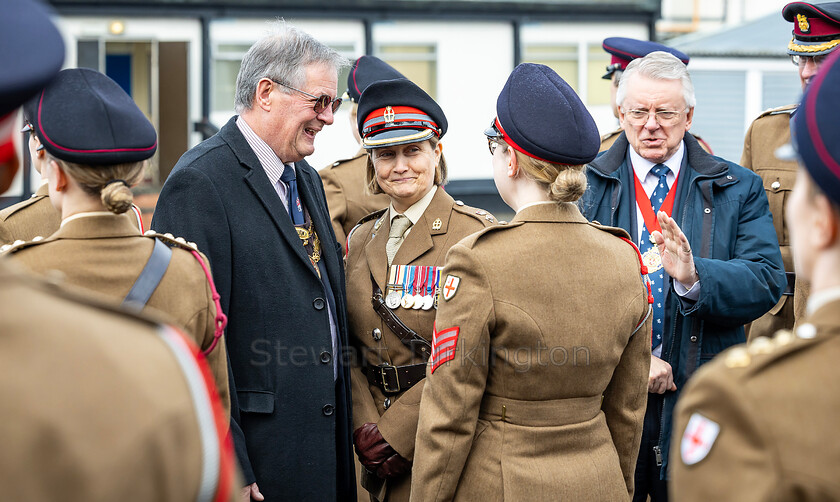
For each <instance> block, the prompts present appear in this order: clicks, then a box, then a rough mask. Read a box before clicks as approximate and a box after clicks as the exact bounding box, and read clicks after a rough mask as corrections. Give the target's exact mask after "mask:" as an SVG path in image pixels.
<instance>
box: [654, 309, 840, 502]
mask: <svg viewBox="0 0 840 502" xmlns="http://www.w3.org/2000/svg"><path fill="white" fill-rule="evenodd" d="M839 360H840V300H834V301H833V302H831V303H828V304H826V305H824V306H823V307H821V308H819V309H818V310H817V311H816V312H814V314H813V315H811V316H809V317H808V318H806V319H804V320H803V323H802V324H800V325H799V326H798V327H797V329H796V331H795V334H794V333H792V332H791V331H788V330H783V331H780V332H779V333H777V334H776V335H775V336H774V337H773V338H769V337H760V338H756V339H753V340H751V341H750V342H749V344H748V345H746V346H743V345H742V346H737V347H733V348H731V349H729V350H728V351H726V352H723V353H721V354H720V355H719V356H718V357H717V358H716V359H715V360H714V361H712V362H711V363H709V364H707V365H706V366H704V367H702V368H700V370H699V371H698V372H697V374H696V375H695V376H694V377H693V379H692V380H691V382H690V383H689V384H688V385H687V386H686V388H685V390H684V391H683V395H682V397H681V399H680V401H679V402H678V403H677V408H676V412H675V415H674V416H675V419H674V429H673V434H674V436H673V440H672V441H671V445H672V453H671V458H673V459H674V461H673V463H672V465H673V472H672V479H673V482H672V483H671V485H670V488H671V494H672V498H673V499H674V500H680V501H688V502H691V501H704V502H705V501H709V500H715V501H729V500H731V501H738V502H758V501H791V500H796V501H799V502H807V501H817V500H840V481H838V478H837V469H838V465H840V441H837V438H836V435H837V421H838V418H837V417H838V412H840V366H838V363H837V362H838V361H839Z"/></svg>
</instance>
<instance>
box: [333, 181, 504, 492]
mask: <svg viewBox="0 0 840 502" xmlns="http://www.w3.org/2000/svg"><path fill="white" fill-rule="evenodd" d="M380 213H381V214H380V215H377V217H376V218H372V219H370V220H368V221H365V222H364V223H363V224H361V225H360V226H359V227H358V228H356V229H355V230H354V231H353V233H352V236H351V238H350V251H349V253H348V256H347V297H348V298H349V299H350V301H348V302H347V303H348V306H347V317H348V320H349V325H350V340H351V344H352V345H353V347H354V348H355V349H357V350H358V352H359V354H360V356H361V357H362V358H363V361H360V362H363V363H365V364H366V365H368V366H377V365H379V364H382V363H388V364H392V365H396V366H403V365H407V364H419V363H424V362H425V361H424V360H423V359H422V358H420V357H419V356H418V355H417V354H416V353H415V352H413V351H412V350H411V349H410V348H408V347H406V346H405V345H403V343H402V342H401V341H400V338H399V337H398V336H397V335H396V334H394V332H392V331H391V330H390V329H389V328H388V327H387V326H386V325H385V323H384V322H383V321H382V319H381V318H380V317H379V316H378V315H377V314H376V312H374V310H373V308H372V306H371V301H370V299H371V293H372V287H371V275H373V279H374V280H375V281H376V283H377V285H379V288H380V289H381V290H382V291H383V293H384V292H385V291H386V286H387V284H388V274H389V272H388V260H387V256H386V254H385V244H386V243H387V241H388V233H389V232H390V229H391V224H390V221H389V218H388V212H387V210H386V211H381V212H380ZM495 223H496V221H495V218H493V216H491V215H490V214H488V213H487V212H486V211H483V210H481V209H476V208H472V207H469V206H466V205H464V204H463V203H462V202H459V201H458V202H456V201H455V200H454V199H452V196H450V195H449V194H447V193H446V192H445V191H443V190H442V189H438V190H437V191H436V192H435V195H434V196H433V197H432V201H431V203H430V204H429V206H428V207H427V208H426V211H425V212H424V213H423V216H422V218H421V219H420V221H418V222H417V224H416V225H414V226H412V227H411V231H410V232H409V233H408V235H407V236H406V237H405V240H404V241H403V243H402V245H401V246H400V248H399V250H398V251H397V254H396V255H394V261H393V264H394V265H419V266H437V267H442V266H443V263H444V259H445V258H446V253H447V251H449V249H450V248H451V247H452V246H454V245H455V244H456V243H457V242H458V241H460V240H461V239H463V238H464V237H466V236H468V235H470V234H472V233H474V232H477V231H479V230H481V229H483V228H484V227H486V226H488V225H492V224H495ZM394 312H395V313H396V314H397V316H399V318H400V319H401V320H402V321H403V322H404V323H405V324H406V325H407V326H408V327H409V328H411V329H413V330H414V331H416V332H417V334H419V335H420V336H422V337H423V338H425V339H426V340H428V341H429V342H431V340H432V325H433V323H434V319H435V309H434V308H432V309H430V310H422V309H419V310H414V309H404V308H402V307H399V308H397V309H394ZM374 330H376V333H374ZM377 337H378V339H377ZM351 376H352V382H353V427H354V428H358V427H360V426H361V425H362V424H364V423H367V422H373V423H376V424H377V425H378V427H379V431H380V432H381V433H382V436H383V437H384V438H385V440H386V441H388V443H389V444H390V445H391V446H393V448H394V449H395V450H396V451H397V452H398V453H399V454H400V455H402V456H403V457H405V458H407V459H409V460H411V459H412V458H414V439H415V434H416V431H417V416H418V413H419V405H420V396H421V394H422V391H423V382H422V381H421V382H419V383H417V384H415V385H414V386H413V387H411V389H409V390H407V391H404V392H401V393H399V394H389V395H388V396H386V395H384V394H383V393H382V391H381V390H380V388H379V387H377V386H375V385H372V384H369V383H368V380H367V378H366V377H365V376H364V374H363V373H362V369H361V367H360V366H359V365H356V366H355V367H354V368H353V369H352V371H351ZM386 398H389V403H390V406H389V407H388V408H387V410H386V407H385V400H386ZM410 486H411V480H410V477H409V476H405V477H403V478H399V479H397V480H391V481H389V489H388V500H389V501H390V502H395V501H400V500H408V492H409V488H410Z"/></svg>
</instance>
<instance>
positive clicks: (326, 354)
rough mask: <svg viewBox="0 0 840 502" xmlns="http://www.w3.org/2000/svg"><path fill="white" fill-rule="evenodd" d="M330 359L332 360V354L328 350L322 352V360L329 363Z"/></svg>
mask: <svg viewBox="0 0 840 502" xmlns="http://www.w3.org/2000/svg"><path fill="white" fill-rule="evenodd" d="M330 361H332V354H330V353H329V352H327V351H324V352H321V362H322V363H324V364H327V363H329V362H330Z"/></svg>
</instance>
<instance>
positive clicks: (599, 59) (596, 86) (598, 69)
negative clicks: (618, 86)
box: [586, 44, 612, 106]
mask: <svg viewBox="0 0 840 502" xmlns="http://www.w3.org/2000/svg"><path fill="white" fill-rule="evenodd" d="M608 64H610V55H609V54H607V52H606V51H605V50H604V48H603V47H601V44H590V45H589V50H588V51H587V61H586V75H587V79H586V104H587V105H590V106H597V105H609V104H610V86H611V85H612V81H611V80H604V79H603V78H602V77H603V76H604V73H606V72H607V65H608Z"/></svg>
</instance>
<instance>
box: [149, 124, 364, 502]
mask: <svg viewBox="0 0 840 502" xmlns="http://www.w3.org/2000/svg"><path fill="white" fill-rule="evenodd" d="M235 120H236V118H235V117H234V118H232V119H231V120H230V121H229V122H228V123H227V124H226V125H225V126H224V127H223V128H222V129H221V130H220V131H219V133H218V134H216V135H215V136H213V137H212V138H210V139H208V140H206V141H204V142H203V143H201V144H199V145H198V146H196V147H195V148H193V149H191V150H190V151H188V152H187V153H186V154H184V156H183V157H181V159H180V160H179V161H178V163H177V164H176V165H175V168H174V169H173V170H172V173H171V174H170V175H169V178H168V179H167V180H166V183H165V184H164V186H163V190H162V191H161V194H160V199H159V201H158V204H157V207H156V209H155V216H154V220H153V222H152V227H153V228H154V229H155V230H158V231H160V232H171V233H173V234H176V235H180V236H183V237H185V238H186V239H187V240H189V241H193V242H195V243H196V244H197V245H198V247H199V249H200V250H201V251H202V252H204V253H205V254H206V255H207V257H208V258H209V259H210V264H211V267H212V270H213V277H214V278H215V279H216V286H217V288H218V290H219V293H220V295H221V302H222V309H223V310H224V312H225V313H226V314H227V315H228V318H229V322H228V327H227V333H226V336H227V344H228V354H229V357H230V366H231V372H230V373H231V376H232V381H231V398H232V399H231V401H232V402H231V416H232V423H231V428H232V432H233V434H234V443H235V445H236V449H237V456H238V458H239V461H240V463H241V464H242V465H241V467H242V470H243V475H244V477H245V482H246V483H251V482H253V481H256V482H257V483H258V485H259V487H260V490H261V491H262V493H263V494H264V495H265V496H266V500H269V501H271V500H313V501H329V500H354V499H355V481H354V474H353V461H352V446H351V439H350V438H351V436H350V420H351V416H352V415H351V411H350V399H349V397H350V387H349V382H350V378H349V373H348V370H347V367H346V366H345V364H344V363H343V361H342V359H343V358H341V357H339V361H340V362H341V366H340V368H339V372H338V380H337V381H334V376H333V359H334V358H335V357H338V356H339V355H340V354H332V343H331V337H330V323H329V313H328V309H327V303H328V301H329V295H328V294H327V291H326V289H325V287H324V283H323V282H322V281H321V279H319V278H318V275H317V274H316V272H315V270H314V268H313V267H312V265H311V263H310V261H309V258H308V256H307V254H306V251H305V249H304V247H303V245H302V244H301V241H300V238H299V237H298V235H297V232H296V231H295V228H294V226H293V225H292V222H291V219H290V218H289V215H288V213H287V212H286V209H285V207H284V206H283V203H282V201H281V200H280V198H279V197H278V195H277V192H276V191H275V189H274V187H273V186H272V184H271V182H270V181H269V179H268V176H267V175H266V173H265V170H264V169H263V167H262V165H261V164H260V162H259V160H258V158H257V156H256V154H255V153H254V151H253V150H252V149H251V147H250V146H249V145H248V143H247V141H246V140H245V137H244V136H243V135H242V133H241V132H240V131H239V129H238V127H237V126H236V123H235ZM295 170H296V172H297V185H298V190H299V192H300V197H301V199H302V202H303V204H304V205H305V207H306V208H307V209H308V211H309V214H310V217H311V219H312V221H313V224H314V226H315V230H316V232H317V233H318V234H319V236H320V239H321V243H322V247H321V260H322V261H323V263H324V265H325V267H326V270H327V277H328V283H329V285H330V287H331V288H330V289H331V293H332V297H333V298H334V300H335V311H336V322H337V327H338V333H339V342H340V347H345V346H346V345H347V322H346V311H347V310H346V304H345V295H344V289H345V288H344V270H343V263H342V260H341V247H340V246H339V245H338V243H337V242H336V239H335V235H334V233H333V230H332V227H331V225H330V217H329V214H328V211H327V203H326V198H325V196H324V189H323V185H322V183H321V180H320V178H319V177H318V173H317V172H316V171H315V170H314V169H313V168H312V167H310V166H309V165H308V164H307V163H306V162H303V161H302V162H296V163H295ZM234 390H235V391H234Z"/></svg>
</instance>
